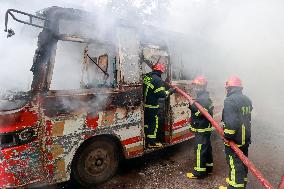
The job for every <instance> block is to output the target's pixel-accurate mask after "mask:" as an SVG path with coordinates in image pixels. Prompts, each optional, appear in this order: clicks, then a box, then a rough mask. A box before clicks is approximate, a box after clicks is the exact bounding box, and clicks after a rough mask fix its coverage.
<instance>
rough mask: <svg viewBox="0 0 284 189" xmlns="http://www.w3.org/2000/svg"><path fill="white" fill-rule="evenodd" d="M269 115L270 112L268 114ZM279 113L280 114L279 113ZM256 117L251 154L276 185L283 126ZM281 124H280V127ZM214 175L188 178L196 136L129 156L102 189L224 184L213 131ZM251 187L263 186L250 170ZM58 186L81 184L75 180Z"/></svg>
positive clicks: (282, 164)
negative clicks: (160, 148)
mask: <svg viewBox="0 0 284 189" xmlns="http://www.w3.org/2000/svg"><path fill="white" fill-rule="evenodd" d="M266 116H267V115H266ZM278 116H280V115H278ZM257 117H258V119H257V120H253V123H252V124H253V131H252V132H253V136H252V137H253V138H252V141H253V142H252V145H251V146H250V149H249V158H250V159H251V160H252V161H253V162H254V163H255V165H256V167H257V168H258V169H259V170H261V171H262V173H263V174H264V176H265V178H267V179H268V180H269V181H270V182H271V184H272V185H273V186H274V187H275V188H277V186H278V185H279V183H280V178H281V175H282V174H283V173H284V158H283V157H284V148H283V144H284V127H283V126H280V125H279V123H278V122H269V123H268V122H267V121H266V120H268V119H267V117H265V116H264V115H258V116H257ZM279 128H281V129H280V130H279ZM212 145H213V155H214V175H212V176H210V177H207V178H205V179H203V180H189V179H187V178H186V176H185V175H186V173H187V172H188V171H191V170H192V168H193V166H194V161H195V160H194V152H193V140H190V141H186V142H183V143H181V144H178V145H175V146H171V147H168V148H166V149H163V150H160V151H157V152H153V153H150V154H147V155H145V156H143V157H140V158H135V159H132V160H127V161H125V162H123V163H122V165H121V166H120V169H119V172H118V173H117V175H116V176H115V177H114V178H113V179H112V180H110V181H109V182H107V183H105V184H103V185H101V186H99V187H97V188H99V189H154V188H163V189H191V188H192V189H213V188H218V187H219V186H220V185H224V184H225V178H226V177H227V175H228V167H227V164H226V163H225V158H224V146H223V143H222V140H221V139H220V138H219V137H218V136H217V134H216V133H215V134H213V135H212ZM248 178H249V182H248V185H247V188H248V189H260V188H263V187H262V186H261V184H259V182H258V181H257V180H256V179H255V178H254V177H253V176H252V175H251V174H249V177H248ZM57 188H66V189H74V188H80V187H79V186H76V185H74V183H73V182H67V183H63V184H60V185H58V186H57Z"/></svg>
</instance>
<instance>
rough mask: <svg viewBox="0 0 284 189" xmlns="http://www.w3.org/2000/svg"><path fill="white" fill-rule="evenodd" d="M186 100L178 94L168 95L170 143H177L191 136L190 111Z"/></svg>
mask: <svg viewBox="0 0 284 189" xmlns="http://www.w3.org/2000/svg"><path fill="white" fill-rule="evenodd" d="M188 106H189V103H188V101H187V100H186V99H185V98H184V97H183V96H181V95H180V94H174V95H172V96H171V97H170V114H171V119H172V124H171V143H172V144H174V143H179V142H181V141H184V140H187V139H189V138H190V137H192V136H193V134H192V133H191V132H190V129H189V125H190V123H189V121H190V116H191V112H190V110H189V108H188Z"/></svg>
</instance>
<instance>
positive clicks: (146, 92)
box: [144, 85, 149, 102]
mask: <svg viewBox="0 0 284 189" xmlns="http://www.w3.org/2000/svg"><path fill="white" fill-rule="evenodd" d="M148 90H149V86H148V85H147V87H146V89H145V93H144V102H146V97H147V94H148Z"/></svg>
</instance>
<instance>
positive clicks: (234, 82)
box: [225, 76, 243, 88]
mask: <svg viewBox="0 0 284 189" xmlns="http://www.w3.org/2000/svg"><path fill="white" fill-rule="evenodd" d="M228 87H243V85H242V81H241V79H240V78H239V77H237V76H232V77H230V78H229V79H228V80H227V81H226V85H225V88H228Z"/></svg>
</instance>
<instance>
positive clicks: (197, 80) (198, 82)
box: [192, 76, 207, 86]
mask: <svg viewBox="0 0 284 189" xmlns="http://www.w3.org/2000/svg"><path fill="white" fill-rule="evenodd" d="M192 84H193V85H200V86H207V79H206V78H205V77H204V76H197V77H195V78H194V80H193V81H192Z"/></svg>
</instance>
